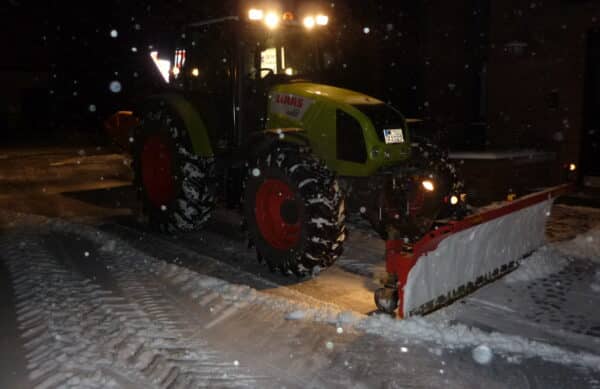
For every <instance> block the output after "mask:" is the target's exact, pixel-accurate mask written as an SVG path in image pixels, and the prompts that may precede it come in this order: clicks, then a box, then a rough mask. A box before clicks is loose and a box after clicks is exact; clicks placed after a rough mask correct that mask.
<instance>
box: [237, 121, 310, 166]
mask: <svg viewBox="0 0 600 389" xmlns="http://www.w3.org/2000/svg"><path fill="white" fill-rule="evenodd" d="M286 144H288V145H289V144H293V145H297V146H300V147H307V148H310V141H309V140H308V137H307V135H306V132H305V131H304V130H303V129H302V128H276V129H274V128H272V129H267V130H263V131H257V132H254V133H252V134H251V135H250V136H249V138H248V149H247V150H248V157H249V158H250V159H252V158H254V157H257V156H260V155H264V154H265V153H267V152H268V151H269V150H271V149H273V148H275V147H277V146H280V145H286Z"/></svg>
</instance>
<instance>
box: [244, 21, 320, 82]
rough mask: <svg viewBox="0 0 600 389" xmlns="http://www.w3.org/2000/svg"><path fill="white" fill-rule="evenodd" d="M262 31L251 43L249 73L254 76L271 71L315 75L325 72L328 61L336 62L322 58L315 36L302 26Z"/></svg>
mask: <svg viewBox="0 0 600 389" xmlns="http://www.w3.org/2000/svg"><path fill="white" fill-rule="evenodd" d="M257 35H258V34H257ZM261 35H262V36H257V41H256V43H255V44H253V45H252V44H249V45H248V46H249V47H250V50H249V52H248V53H247V56H248V60H247V61H246V64H247V74H251V75H254V77H256V75H258V74H260V77H261V78H264V77H266V76H268V75H270V74H277V75H284V76H286V75H287V76H290V77H298V76H304V77H306V76H313V75H318V74H319V73H320V72H321V69H322V65H323V63H324V62H328V63H330V62H332V61H331V60H329V61H324V59H323V58H322V54H321V49H320V47H319V42H318V40H317V39H316V38H315V36H314V35H310V34H307V33H306V32H303V31H301V30H296V29H289V30H279V31H276V32H267V33H263V34H261ZM248 43H253V42H252V41H249V42H248Z"/></svg>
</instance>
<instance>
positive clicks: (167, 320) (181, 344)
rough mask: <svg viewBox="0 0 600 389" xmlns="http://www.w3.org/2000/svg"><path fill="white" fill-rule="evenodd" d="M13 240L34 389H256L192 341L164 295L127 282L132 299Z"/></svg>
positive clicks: (7, 244) (8, 257)
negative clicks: (137, 301) (134, 388)
mask: <svg viewBox="0 0 600 389" xmlns="http://www.w3.org/2000/svg"><path fill="white" fill-rule="evenodd" d="M11 238H12V239H11V240H10V241H7V240H6V239H5V240H3V241H1V242H0V248H1V249H2V253H3V254H2V256H3V257H4V259H5V261H6V263H7V266H8V268H9V270H10V272H11V274H12V278H13V283H14V287H15V296H16V300H17V315H18V320H19V323H20V329H21V330H22V337H23V339H24V340H25V348H26V350H27V356H26V357H27V360H28V369H29V371H30V373H29V378H30V380H31V382H32V383H33V385H34V387H36V388H47V387H57V386H60V387H91V388H97V387H98V388H100V387H102V388H104V387H114V386H125V387H132V386H133V387H144V388H146V387H148V388H149V387H159V388H167V387H168V388H179V387H202V386H210V387H255V386H257V382H256V380H255V378H254V377H252V376H250V375H247V374H245V373H243V372H242V370H241V369H240V368H239V367H235V366H233V364H232V363H231V362H229V363H226V362H223V361H222V360H221V359H219V358H218V354H216V353H215V352H212V351H210V350H208V349H207V346H206V344H203V343H200V342H198V341H197V340H196V341H194V342H190V341H189V339H187V338H186V336H185V335H186V334H185V331H179V327H178V325H177V316H176V315H171V313H170V312H167V310H166V309H165V308H164V306H163V304H165V303H166V302H165V300H164V299H162V298H161V296H160V295H159V294H156V293H152V292H148V291H147V290H145V289H144V287H143V286H140V285H136V284H135V283H133V282H132V283H129V284H127V283H125V285H127V287H126V290H125V292H126V295H127V297H128V299H126V298H124V297H122V296H119V295H116V294H115V293H114V292H113V291H110V290H103V289H102V288H101V287H99V286H98V285H97V284H96V283H94V282H92V281H91V280H90V279H89V278H87V277H84V276H82V275H81V274H79V273H78V272H74V271H72V270H70V269H68V268H65V267H64V265H61V264H59V263H57V261H55V260H54V259H53V257H52V255H51V253H50V252H48V251H47V250H46V249H45V248H44V247H42V246H41V245H40V244H39V243H38V242H37V241H36V240H34V239H32V238H31V237H28V236H27V235H21V236H19V237H15V236H14V235H13V236H12V237H11ZM15 238H17V239H19V240H20V241H21V244H20V245H18V246H17V245H15V244H14V239H15ZM131 273H132V272H131V271H130V272H129V273H124V274H125V276H124V277H130V276H131ZM118 281H119V282H126V281H127V280H125V279H121V280H118ZM130 281H131V280H130ZM129 293H131V294H132V295H131V296H129V295H128V294H129ZM129 299H130V300H133V301H135V300H138V299H139V301H140V303H139V304H138V303H134V302H130V301H128V300H129ZM241 372H242V374H240V373H241Z"/></svg>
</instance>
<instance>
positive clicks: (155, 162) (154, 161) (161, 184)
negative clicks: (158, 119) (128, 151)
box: [142, 135, 175, 207]
mask: <svg viewBox="0 0 600 389" xmlns="http://www.w3.org/2000/svg"><path fill="white" fill-rule="evenodd" d="M142 180H143V184H144V188H145V190H146V195H147V196H148V199H149V200H150V202H151V203H152V205H154V206H156V207H161V206H163V205H164V206H166V205H168V204H169V203H170V202H171V201H172V200H173V198H174V197H175V182H174V180H173V156H172V155H171V148H170V147H169V145H168V144H166V143H165V142H164V141H163V139H162V138H161V137H160V136H158V135H153V136H150V137H148V139H146V142H145V143H144V147H143V149H142Z"/></svg>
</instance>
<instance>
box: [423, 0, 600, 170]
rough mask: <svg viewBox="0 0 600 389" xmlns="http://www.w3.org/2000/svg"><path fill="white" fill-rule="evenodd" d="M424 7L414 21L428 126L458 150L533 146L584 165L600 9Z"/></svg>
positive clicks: (518, 4)
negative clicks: (589, 62) (589, 39)
mask: <svg viewBox="0 0 600 389" xmlns="http://www.w3.org/2000/svg"><path fill="white" fill-rule="evenodd" d="M422 4H423V6H422V7H421V9H420V10H419V13H420V14H419V13H415V14H414V17H415V18H417V17H418V18H420V20H421V21H422V22H421V23H420V24H419V25H418V26H417V28H418V30H419V34H418V35H420V36H421V37H422V39H421V41H420V42H418V47H420V49H419V51H418V54H417V55H418V56H419V58H420V61H421V62H422V66H423V69H424V75H423V83H422V85H419V86H417V87H420V88H422V89H423V91H424V92H423V94H422V95H421V101H420V102H419V106H420V108H419V109H420V112H421V115H420V116H421V117H423V118H424V119H426V123H427V126H429V127H434V128H436V129H438V130H443V131H446V133H447V137H448V138H450V144H451V145H454V147H455V148H468V147H469V146H472V147H476V148H477V147H478V148H488V149H510V148H528V147H530V148H539V149H544V150H549V151H556V152H558V153H559V158H560V160H562V161H576V160H578V157H579V150H580V146H581V142H582V140H581V134H582V119H583V94H584V90H583V86H584V75H585V58H586V33H587V31H589V30H590V29H592V28H594V27H600V2H599V1H586V0H543V1H537V0H532V1H528V2H524V1H522V0H463V1H453V2H444V1H439V0H424V1H423V3H422ZM482 21H483V23H484V25H481V22H482ZM479 77H480V78H481V80H482V81H481V83H480V82H479V80H478V78H479ZM479 124H481V127H477V126H478V125H479ZM479 135H481V142H480V144H478V141H477V139H478V136H479ZM473 140H475V146H473ZM470 142H471V144H470Z"/></svg>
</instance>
